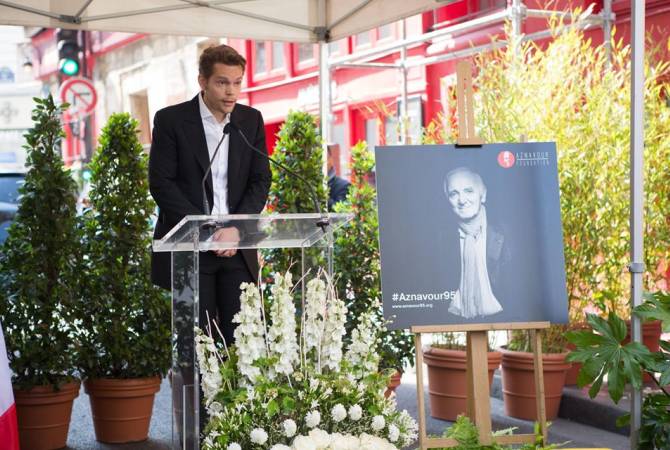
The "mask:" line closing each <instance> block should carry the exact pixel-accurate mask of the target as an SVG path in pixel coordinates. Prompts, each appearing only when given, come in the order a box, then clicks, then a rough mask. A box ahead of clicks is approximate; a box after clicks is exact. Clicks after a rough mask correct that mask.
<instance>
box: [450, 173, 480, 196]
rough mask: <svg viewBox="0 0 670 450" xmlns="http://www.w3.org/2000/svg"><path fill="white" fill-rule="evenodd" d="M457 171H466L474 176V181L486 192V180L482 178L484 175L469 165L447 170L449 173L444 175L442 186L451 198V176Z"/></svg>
mask: <svg viewBox="0 0 670 450" xmlns="http://www.w3.org/2000/svg"><path fill="white" fill-rule="evenodd" d="M457 173H466V174H468V175H470V176H471V177H472V179H473V180H474V182H475V183H476V184H478V185H479V189H480V191H481V192H482V193H484V192H486V185H485V184H484V181H483V180H482V177H481V176H479V174H478V173H477V172H475V171H474V170H472V169H470V168H469V167H457V168H455V169H453V170H450V171H449V172H447V174H446V175H445V176H444V180H443V182H442V188H443V190H444V194H445V195H446V196H447V198H449V178H451V177H452V176H453V175H456V174H457Z"/></svg>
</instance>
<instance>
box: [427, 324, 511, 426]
mask: <svg viewBox="0 0 670 450" xmlns="http://www.w3.org/2000/svg"><path fill="white" fill-rule="evenodd" d="M491 347H492V345H491V343H490V342H489V352H488V354H487V359H488V373H489V387H490V386H491V383H492V382H493V374H494V372H495V371H496V369H497V368H498V367H499V366H500V360H501V358H502V355H501V354H500V352H497V351H491ZM423 360H424V362H425V363H426V367H427V368H428V393H429V399H430V415H431V416H433V417H435V418H438V419H443V420H449V421H452V422H453V421H455V420H456V418H457V417H458V416H459V415H460V414H465V412H466V408H467V394H468V380H467V366H468V363H467V354H466V345H465V333H440V334H436V335H434V340H433V342H432V343H431V344H430V345H428V346H426V347H425V348H424V349H423Z"/></svg>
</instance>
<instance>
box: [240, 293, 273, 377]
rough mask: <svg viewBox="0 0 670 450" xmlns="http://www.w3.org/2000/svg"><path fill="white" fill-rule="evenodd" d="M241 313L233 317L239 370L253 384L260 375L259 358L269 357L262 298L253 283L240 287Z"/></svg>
mask: <svg viewBox="0 0 670 450" xmlns="http://www.w3.org/2000/svg"><path fill="white" fill-rule="evenodd" d="M240 289H241V290H242V293H241V294H240V311H239V312H238V313H237V314H235V317H233V323H237V324H239V325H238V326H237V328H235V345H237V354H238V360H237V368H238V369H239V371H240V373H242V375H244V376H246V377H247V378H248V379H249V381H250V382H251V383H253V382H254V381H255V380H256V377H258V376H259V375H260V369H259V368H258V367H255V366H254V363H255V362H256V361H257V360H258V359H259V358H264V357H266V356H267V347H266V343H265V325H264V323H263V318H262V315H261V308H262V304H261V297H260V293H259V292H258V288H257V287H256V285H255V284H253V283H242V285H241V286H240Z"/></svg>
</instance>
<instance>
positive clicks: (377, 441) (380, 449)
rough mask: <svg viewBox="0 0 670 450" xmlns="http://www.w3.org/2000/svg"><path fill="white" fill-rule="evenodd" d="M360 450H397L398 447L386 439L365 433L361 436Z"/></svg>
mask: <svg viewBox="0 0 670 450" xmlns="http://www.w3.org/2000/svg"><path fill="white" fill-rule="evenodd" d="M358 448H359V450H397V448H396V446H395V445H393V444H391V443H390V442H389V441H387V440H386V439H382V438H380V437H377V436H372V435H370V434H366V433H363V434H361V435H360V444H359V447H358Z"/></svg>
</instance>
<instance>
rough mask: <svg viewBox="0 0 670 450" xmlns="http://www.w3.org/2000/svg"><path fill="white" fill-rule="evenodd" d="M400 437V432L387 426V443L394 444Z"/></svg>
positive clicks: (393, 427)
mask: <svg viewBox="0 0 670 450" xmlns="http://www.w3.org/2000/svg"><path fill="white" fill-rule="evenodd" d="M399 437H400V430H399V429H398V427H396V426H395V425H393V424H391V425H389V441H391V442H396V441H397V440H398V438H399Z"/></svg>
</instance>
